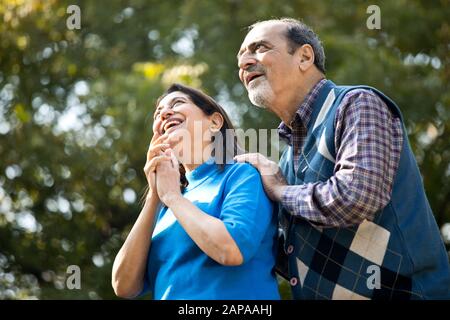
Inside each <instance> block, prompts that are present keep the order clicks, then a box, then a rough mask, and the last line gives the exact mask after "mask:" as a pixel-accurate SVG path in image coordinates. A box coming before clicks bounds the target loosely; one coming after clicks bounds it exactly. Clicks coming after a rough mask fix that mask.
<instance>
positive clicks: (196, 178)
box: [185, 157, 218, 190]
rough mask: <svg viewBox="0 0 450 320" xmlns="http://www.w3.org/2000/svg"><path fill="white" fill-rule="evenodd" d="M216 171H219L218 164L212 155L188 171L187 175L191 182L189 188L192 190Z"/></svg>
mask: <svg viewBox="0 0 450 320" xmlns="http://www.w3.org/2000/svg"><path fill="white" fill-rule="evenodd" d="M215 171H218V166H217V164H216V161H215V158H214V157H211V158H209V159H208V160H207V161H205V162H204V163H202V164H201V165H199V166H198V167H197V168H195V169H194V170H192V171H190V172H186V174H185V176H186V179H187V181H188V182H189V185H188V186H187V190H191V189H193V188H194V187H196V186H197V185H199V184H200V183H202V182H203V181H205V180H206V179H207V178H208V177H210V176H211V175H212V174H213V173H214V172H215Z"/></svg>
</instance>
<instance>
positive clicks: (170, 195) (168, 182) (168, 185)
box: [156, 149, 182, 207]
mask: <svg viewBox="0 0 450 320" xmlns="http://www.w3.org/2000/svg"><path fill="white" fill-rule="evenodd" d="M160 157H161V158H160V160H158V163H157V168H156V190H157V192H158V196H159V199H161V201H162V202H163V203H164V204H165V205H166V206H167V207H171V205H172V203H173V201H176V200H177V199H179V197H182V195H181V190H180V169H179V163H178V160H177V158H176V157H175V154H174V153H173V151H172V149H167V150H166V151H165V152H164V156H160ZM163 157H164V158H163Z"/></svg>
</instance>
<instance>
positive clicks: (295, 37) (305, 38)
mask: <svg viewBox="0 0 450 320" xmlns="http://www.w3.org/2000/svg"><path fill="white" fill-rule="evenodd" d="M268 22H281V23H284V24H286V26H287V28H286V33H285V36H286V38H287V40H288V41H289V53H290V54H294V52H295V50H297V49H298V48H299V47H301V46H302V45H304V44H309V45H310V46H311V47H312V49H313V51H314V65H315V66H316V67H317V69H319V70H320V71H321V72H322V73H323V74H325V52H324V50H323V46H322V42H321V41H320V39H319V37H318V36H317V34H315V33H314V31H313V30H312V29H311V27H309V26H308V25H306V24H304V23H303V22H301V21H299V20H296V19H293V18H280V19H270V20H264V21H259V22H256V23H254V24H252V25H250V26H249V27H248V31H250V30H252V29H253V28H255V27H256V26H258V25H261V24H263V23H264V24H265V23H268Z"/></svg>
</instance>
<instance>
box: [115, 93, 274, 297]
mask: <svg viewBox="0 0 450 320" xmlns="http://www.w3.org/2000/svg"><path fill="white" fill-rule="evenodd" d="M153 133H154V136H153V138H152V141H151V143H150V147H149V150H148V153H147V163H146V165H145V167H144V172H145V175H146V177H147V181H148V193H147V196H146V201H145V204H144V206H143V209H142V211H141V213H140V215H139V217H138V219H137V220H136V222H135V224H134V226H133V228H132V230H131V232H130V233H129V235H128V237H127V239H126V241H125V243H124V244H123V246H122V248H121V249H120V251H119V253H118V254H117V256H116V259H115V261H114V265H113V271H112V286H113V288H114V291H115V293H116V294H117V295H118V296H120V297H124V298H133V297H136V296H141V295H143V294H145V293H147V292H151V293H152V294H153V298H154V299H279V298H280V296H279V293H278V285H277V281H276V278H275V273H274V265H275V255H276V252H275V251H276V230H277V229H276V225H277V221H276V216H275V215H273V211H272V210H273V204H272V203H271V201H270V200H269V199H268V197H267V195H266V194H265V192H264V188H263V185H262V182H261V177H260V176H259V173H258V171H257V170H256V169H254V168H253V167H252V166H251V165H249V164H246V163H234V162H233V161H230V159H232V158H233V156H235V155H236V154H237V153H238V150H239V147H238V145H237V139H236V136H235V135H234V130H233V126H232V124H231V122H230V120H229V118H228V116H227V115H226V113H225V111H224V110H223V109H222V107H221V106H220V105H218V104H217V103H216V102H215V101H214V100H213V99H212V98H211V97H209V96H207V95H205V94H204V93H202V92H201V91H198V90H196V89H193V88H190V87H186V86H183V85H179V84H174V85H172V86H171V87H170V88H169V89H168V90H167V91H166V92H165V93H164V94H163V95H162V96H161V97H160V98H159V99H158V102H157V108H156V112H155V115H154V123H153ZM230 133H231V134H230ZM230 140H231V141H230ZM213 141H214V143H212V142H213Z"/></svg>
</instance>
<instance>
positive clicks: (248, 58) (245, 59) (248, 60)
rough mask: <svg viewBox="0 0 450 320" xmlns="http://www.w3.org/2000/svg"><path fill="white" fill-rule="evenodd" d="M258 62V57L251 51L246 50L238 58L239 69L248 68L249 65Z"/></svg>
mask: <svg viewBox="0 0 450 320" xmlns="http://www.w3.org/2000/svg"><path fill="white" fill-rule="evenodd" d="M255 63H256V58H255V56H254V55H252V54H250V53H246V52H244V53H243V54H242V55H241V56H240V57H239V60H238V66H239V69H242V70H247V68H248V67H250V66H251V65H254V64H255Z"/></svg>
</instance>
